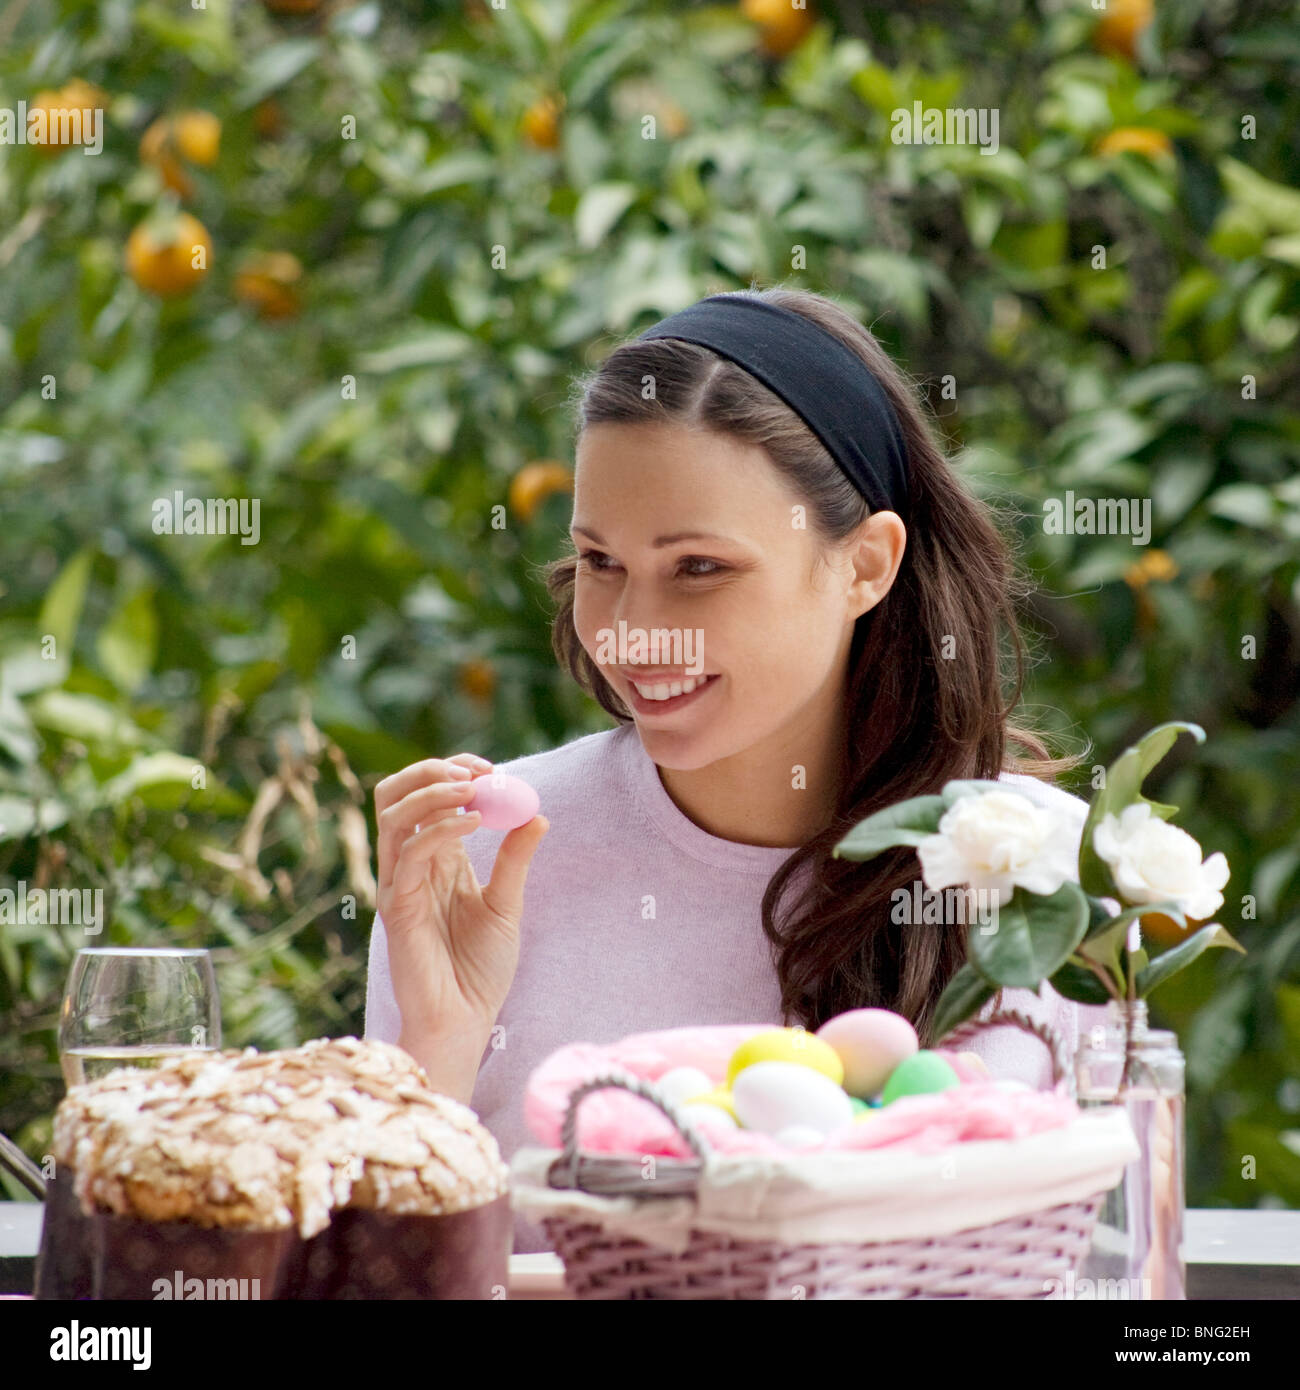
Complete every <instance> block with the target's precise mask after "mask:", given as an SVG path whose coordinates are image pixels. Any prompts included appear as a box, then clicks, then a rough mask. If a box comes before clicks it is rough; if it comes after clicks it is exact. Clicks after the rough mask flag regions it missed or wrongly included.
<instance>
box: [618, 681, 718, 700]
mask: <svg viewBox="0 0 1300 1390" xmlns="http://www.w3.org/2000/svg"><path fill="white" fill-rule="evenodd" d="M706 680H708V677H707V676H700V677H699V679H698V680H697V679H696V678H695V677H694V676H688V677H687V678H686V679H685V680H684V681H673V682H672V683H671V684H667V685H665V684H663V683H662V682H661V683H660V684H659V685H639V684H638V683H637V682H636V681H633V682H632V686H633V688H634V689H635V691H636V693H637V694H638V695H639V696H640V697H641V698H642V699H643V700H671V699H672V698H673V696H675V695H689V694H690V693H691V691H692V690H694V689H695V687H696V686H697V685H703V684H704V682H705V681H706Z"/></svg>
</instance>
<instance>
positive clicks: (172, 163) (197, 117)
mask: <svg viewBox="0 0 1300 1390" xmlns="http://www.w3.org/2000/svg"><path fill="white" fill-rule="evenodd" d="M220 147H221V121H220V120H219V119H218V118H217V117H216V116H214V115H213V114H212V112H211V111H182V112H180V113H179V114H178V115H175V116H159V117H158V119H157V120H156V121H154V122H153V123H152V124H151V125H150V126H149V128H148V129H147V130H146V131H145V133H144V134H143V135H142V136H141V137H140V158H141V160H142V161H143V162H144V163H145V164H152V165H153V167H154V168H155V169H157V170H158V172H159V174H161V176H162V181H163V183H164V184H165V185H166V186H167V187H168V188H170V189H171V190H172V191H173V192H174V193H176V194H178V195H179V196H180V197H182V198H188V197H190V196H191V195H192V194H193V192H194V183H193V181H192V180H191V178H190V176H189V175H188V174H187V173H186V172H185V168H184V165H183V164H182V163H181V161H182V160H185V161H187V162H188V163H190V164H201V165H203V166H204V167H205V168H207V167H210V166H211V165H213V164H215V163H216V162H217V153H218V151H219V149H220Z"/></svg>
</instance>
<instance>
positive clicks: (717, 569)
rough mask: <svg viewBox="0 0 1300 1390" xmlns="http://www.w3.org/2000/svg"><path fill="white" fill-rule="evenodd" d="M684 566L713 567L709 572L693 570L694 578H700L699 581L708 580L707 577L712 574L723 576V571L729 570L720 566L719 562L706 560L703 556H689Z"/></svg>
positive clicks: (724, 566)
mask: <svg viewBox="0 0 1300 1390" xmlns="http://www.w3.org/2000/svg"><path fill="white" fill-rule="evenodd" d="M682 564H684V565H712V566H713V568H712V569H707V570H693V571H692V572H691V574H692V577H693V578H698V579H704V578H706V577H707V576H709V575H712V574H721V573H722V571H723V570H724V569H726V568H727V567H726V565H722V564H719V563H718V561H717V560H706V559H705V558H704V557H703V556H702V555H688V556H686V558H685V559H684V560H683V561H682Z"/></svg>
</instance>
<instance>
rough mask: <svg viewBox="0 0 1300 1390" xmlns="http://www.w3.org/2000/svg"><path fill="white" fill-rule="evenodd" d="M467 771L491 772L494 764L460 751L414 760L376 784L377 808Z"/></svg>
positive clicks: (463, 774) (388, 805) (461, 776)
mask: <svg viewBox="0 0 1300 1390" xmlns="http://www.w3.org/2000/svg"><path fill="white" fill-rule="evenodd" d="M466 771H468V772H470V773H474V772H491V771H492V764H491V763H490V762H489V761H488V760H487V759H486V758H480V757H479V755H478V754H477V753H457V754H455V755H454V756H453V757H450V758H425V759H424V760H423V761H422V762H418V763H412V764H411V765H410V766H409V767H404V768H402V770H401V771H400V772H395V773H393V775H392V776H391V777H385V778H384V779H383V780H382V781H381V782H378V783H376V785H375V811H376V812H381V811H386V810H387V809H388V808H389V807H390V806H393V805H395V804H396V803H397V802H399V801H400V800H401V799H402V798H403V797H404V796H407V795H409V794H410V793H411V792H413V791H416V790H418V789H419V788H420V787H424V786H428V785H429V784H430V783H431V782H445V781H447V779H448V778H453V777H456V778H461V779H463V778H464V776H465V772H466Z"/></svg>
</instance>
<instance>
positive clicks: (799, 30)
mask: <svg viewBox="0 0 1300 1390" xmlns="http://www.w3.org/2000/svg"><path fill="white" fill-rule="evenodd" d="M740 12H741V14H743V15H744V16H745V18H746V19H749V20H752V21H753V22H754V23H755V24H757V25H758V27H759V31H760V33H759V41H758V46H759V47H760V48H761V49H762V50H763V52H764V53H766V54H769V55H770V56H771V57H773V58H784V57H785V55H786V54H787V53H791V52H793V51H794V50H795V49H796V48H798V47H799V45H800V44H801V43H802V42H803V41H804V39H806V38H807V37H808V35H809V33H810V32H811V31H812V27H813V22H814V21H813V15H812V10H811V8H805V9H802V10H797V9H795V7H794V5H793V4H792V3H791V0H740Z"/></svg>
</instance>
